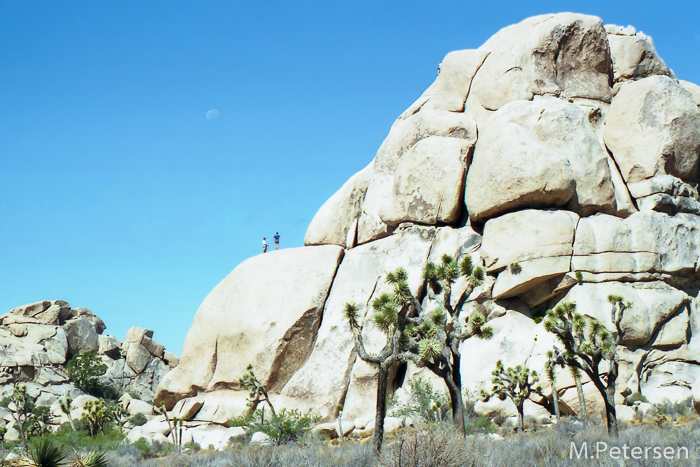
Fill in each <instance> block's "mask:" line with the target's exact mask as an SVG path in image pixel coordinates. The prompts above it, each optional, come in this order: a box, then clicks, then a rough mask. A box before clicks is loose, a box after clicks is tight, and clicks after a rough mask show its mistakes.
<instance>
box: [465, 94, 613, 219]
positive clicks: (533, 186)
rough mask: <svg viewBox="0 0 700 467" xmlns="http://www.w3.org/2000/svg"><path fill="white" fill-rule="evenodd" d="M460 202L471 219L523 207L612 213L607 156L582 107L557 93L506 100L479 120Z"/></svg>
mask: <svg viewBox="0 0 700 467" xmlns="http://www.w3.org/2000/svg"><path fill="white" fill-rule="evenodd" d="M465 201H466V204H467V209H468V211H469V216H470V218H471V219H472V220H473V221H481V220H485V219H489V218H491V217H494V216H497V215H500V214H503V213H505V212H509V211H513V210H516V209H521V208H525V207H557V206H563V205H565V204H567V203H568V206H567V207H568V208H569V209H571V210H573V211H576V212H579V213H580V214H582V215H588V214H590V213H593V212H598V211H602V212H615V210H616V204H615V190H614V187H613V184H612V181H611V176H610V168H609V165H608V156H607V154H606V152H605V150H604V148H603V146H602V145H601V144H600V141H599V140H598V137H597V136H596V134H595V131H594V130H593V127H592V126H591V124H590V123H589V121H588V116H587V115H586V113H585V112H584V111H583V110H582V109H581V107H579V106H578V105H576V104H570V103H567V102H564V101H562V100H560V99H554V98H547V99H538V100H537V101H534V102H526V101H519V102H513V103H510V104H508V105H505V106H503V107H501V108H500V110H498V111H497V112H495V113H494V114H493V115H492V116H491V117H490V118H489V119H488V121H487V122H486V123H485V124H484V126H482V127H480V134H479V139H478V141H477V144H476V148H475V150H474V160H473V162H472V164H471V166H470V167H469V173H468V176H467V184H466V190H465Z"/></svg>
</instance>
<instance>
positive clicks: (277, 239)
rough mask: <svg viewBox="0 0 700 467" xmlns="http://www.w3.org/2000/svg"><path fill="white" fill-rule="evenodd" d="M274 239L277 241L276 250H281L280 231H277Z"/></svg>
mask: <svg viewBox="0 0 700 467" xmlns="http://www.w3.org/2000/svg"><path fill="white" fill-rule="evenodd" d="M272 239H273V240H274V241H275V250H279V249H280V233H279V232H275V236H274V237H272Z"/></svg>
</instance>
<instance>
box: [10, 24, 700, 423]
mask: <svg viewBox="0 0 700 467" xmlns="http://www.w3.org/2000/svg"><path fill="white" fill-rule="evenodd" d="M439 70H440V71H439V74H438V76H437V78H436V80H435V82H434V83H433V84H432V85H431V86H430V87H429V88H428V89H427V90H426V91H425V92H424V93H423V95H422V96H420V97H419V98H418V100H416V101H415V102H414V103H413V104H412V105H411V106H410V107H409V108H408V109H407V110H406V111H405V112H404V113H403V114H402V115H400V116H399V117H398V119H397V121H396V122H395V123H394V125H393V126H392V128H391V131H390V132H389V135H388V136H387V138H386V140H385V141H384V143H383V144H382V145H381V147H380V148H379V150H378V152H377V156H376V158H375V159H374V161H373V162H372V163H371V164H370V165H369V166H367V167H366V168H364V169H362V170H361V171H360V172H358V173H357V174H356V175H355V176H354V177H352V178H351V179H350V180H348V182H347V183H346V184H345V185H344V186H343V187H342V188H340V190H339V191H338V192H337V193H336V194H335V195H333V196H332V197H331V198H330V199H329V200H328V201H327V202H326V203H325V204H324V205H323V206H322V207H321V209H320V210H319V212H318V214H317V215H316V217H314V219H313V221H312V222H311V224H310V226H309V228H308V231H307V234H306V239H305V245H306V246H305V247H304V248H302V249H298V250H288V251H279V252H273V253H272V254H270V253H267V254H265V255H263V256H261V257H256V258H253V259H251V260H248V261H246V262H245V263H243V264H242V265H240V266H239V267H238V268H236V269H235V270H234V271H233V272H232V273H231V275H230V276H229V277H228V278H227V279H225V280H224V281H223V282H222V283H221V284H220V285H219V286H217V288H216V289H214V291H212V293H211V294H210V295H209V297H207V299H206V300H205V301H204V303H203V304H202V307H201V308H200V310H199V311H198V312H197V315H196V316H195V322H194V324H193V327H192V329H191V330H190V334H189V335H188V338H187V342H186V344H185V349H184V355H183V359H182V363H181V364H180V366H179V367H178V368H177V369H176V370H174V371H172V372H171V373H169V374H168V375H167V376H166V377H165V378H164V380H163V381H162V383H161V385H160V387H159V389H158V394H157V397H156V399H157V401H163V402H166V404H167V405H168V406H169V407H172V406H174V405H175V403H176V402H177V401H179V400H182V399H187V398H192V399H191V400H192V401H197V402H198V403H199V402H202V403H203V405H202V408H201V410H200V412H199V414H198V415H197V416H196V417H197V419H198V420H201V421H202V422H205V421H207V420H210V421H217V420H219V419H220V418H221V417H222V416H223V414H224V413H226V414H228V413H233V412H235V411H236V410H239V411H240V410H242V407H243V404H244V401H245V396H246V392H244V391H240V390H239V389H238V387H237V381H238V378H239V377H240V376H241V375H242V374H243V372H244V370H245V367H246V366H247V365H248V363H252V364H253V365H254V367H255V369H256V374H257V375H258V377H259V378H260V379H261V380H262V381H263V382H266V383H267V385H268V389H270V392H271V396H272V398H273V402H275V403H276V404H277V406H278V407H289V408H300V409H303V410H306V409H313V410H315V411H316V412H317V413H318V414H320V415H322V416H324V417H326V418H327V419H332V418H333V417H334V414H335V409H336V406H337V405H338V404H342V405H343V406H344V413H343V417H344V421H345V420H348V421H350V420H353V419H354V418H356V417H360V418H361V417H366V416H368V415H371V414H372V413H373V410H374V397H375V386H376V374H375V372H374V370H373V369H372V368H371V367H370V366H368V365H366V364H365V363H364V362H362V361H360V360H359V359H357V358H356V356H355V354H354V352H353V345H354V344H353V342H352V334H351V332H350V330H349V328H348V325H347V323H346V320H345V318H344V317H343V307H344V305H345V303H346V302H355V303H357V304H358V305H359V309H360V317H361V318H360V323H361V324H362V333H363V336H364V338H365V341H366V344H367V346H368V348H369V350H370V351H379V350H380V349H381V348H382V345H383V343H384V337H383V335H382V334H381V333H379V331H378V330H377V329H376V327H374V325H373V324H372V323H371V321H370V320H369V319H368V318H369V317H370V316H371V314H372V311H371V306H370V302H371V301H372V299H373V298H376V297H377V296H378V295H379V294H381V293H382V292H385V291H386V290H388V286H387V284H386V283H385V282H384V280H383V278H384V275H385V274H386V272H388V271H390V270H394V269H395V268H397V267H403V268H405V269H406V270H407V271H408V274H409V280H410V287H411V290H412V291H413V292H414V293H416V294H419V295H420V296H421V299H423V298H422V297H423V295H421V293H422V292H421V291H422V290H424V288H425V284H424V283H423V278H422V269H423V266H424V265H425V263H426V261H428V260H431V261H438V260H439V258H440V255H442V254H445V253H447V254H450V255H456V256H462V255H464V254H467V253H469V254H471V255H472V257H473V259H474V260H475V261H476V262H477V263H478V264H480V265H482V266H483V267H484V268H485V270H486V277H485V280H484V283H483V284H482V285H481V286H480V287H478V288H477V289H475V290H474V292H473V293H472V295H471V297H470V300H469V302H468V303H467V305H466V308H465V309H466V310H469V312H472V311H476V310H478V311H480V312H481V313H483V314H484V315H486V316H487V317H488V318H489V319H490V320H491V325H492V326H493V328H494V338H493V339H492V340H490V341H480V340H467V341H465V342H464V343H463V344H462V346H461V347H460V349H461V353H462V364H461V365H462V366H461V368H462V381H463V387H464V388H465V389H469V390H471V391H478V390H479V389H482V388H484V389H488V388H489V387H490V386H491V382H490V379H491V371H492V370H493V368H494V366H495V363H496V361H497V360H503V361H504V363H505V364H506V365H507V366H513V365H517V364H523V363H527V365H529V366H530V368H532V369H534V370H537V371H538V372H539V373H542V372H543V366H544V361H545V355H546V352H547V350H550V349H551V348H552V345H553V343H554V339H553V336H552V335H551V334H549V333H547V332H546V331H545V330H544V328H543V326H542V324H541V323H539V320H538V319H536V318H537V317H541V316H542V315H543V314H544V313H545V312H546V310H547V309H549V308H552V307H554V306H556V305H557V304H558V303H561V302H563V301H573V302H576V303H577V310H578V311H579V312H581V313H583V314H586V315H589V316H591V317H596V318H598V319H600V320H601V321H602V322H603V323H607V324H608V325H610V322H609V321H610V318H609V313H610V305H609V304H608V302H607V296H608V295H609V294H616V295H621V296H623V297H624V298H625V299H626V300H628V301H630V302H632V308H630V309H629V310H627V311H626V312H625V316H624V317H623V319H622V336H621V339H622V344H621V345H620V348H619V353H620V361H621V367H620V376H619V378H618V381H617V385H618V394H617V395H616V398H617V401H618V403H621V402H622V399H623V394H629V393H630V392H641V393H642V394H643V395H644V396H646V397H647V399H648V400H649V401H650V402H660V401H662V400H663V399H669V400H675V401H678V400H683V399H685V398H686V397H688V396H690V391H691V387H692V384H693V382H694V381H695V380H696V379H698V377H700V327H699V325H698V323H700V319H698V316H699V315H697V313H698V299H699V295H700V260H699V257H700V200H699V199H698V181H699V180H698V158H699V156H700V111H699V110H698V106H699V105H700V97H699V96H700V87H698V86H697V85H694V84H692V83H688V82H683V81H681V82H679V81H677V80H676V78H675V76H674V74H673V72H672V71H671V70H670V69H669V68H668V67H667V66H666V65H665V64H664V62H663V61H662V60H661V58H660V57H659V56H658V54H656V52H655V50H654V47H653V43H652V41H651V38H649V37H647V36H644V35H643V34H641V33H637V32H636V31H635V29H634V28H632V27H625V28H622V27H619V26H613V25H608V26H604V25H603V23H602V21H601V20H600V19H599V18H595V17H592V16H586V15H577V14H571V13H565V14H556V15H544V16H538V17H534V18H530V19H527V20H525V21H523V22H521V23H519V24H516V25H513V26H510V27H507V28H504V29H503V30H501V31H499V32H498V33H497V34H496V35H494V37H492V38H491V39H490V40H489V41H487V42H486V43H485V44H484V45H483V46H481V47H480V48H479V49H477V50H465V51H457V52H451V53H449V54H448V55H447V56H446V57H445V59H444V60H443V62H442V63H441V64H440V68H439ZM358 169H360V167H358ZM514 265H517V266H518V267H515V266H514ZM271 277H273V278H274V280H271V279H270V278H271ZM465 286H466V285H465V284H461V285H460V284H459V283H458V284H456V285H455V287H465ZM422 305H423V307H424V309H431V307H433V306H435V304H431V303H430V302H429V301H428V299H425V300H424V303H423V304H422ZM32 313H34V311H32ZM32 313H30V315H32ZM32 316H33V315H32ZM17 332H22V330H21V329H17ZM301 342H303V344H297V343H301ZM291 348H294V349H297V350H293V351H292V350H286V349H291ZM465 356H468V357H466V358H465ZM405 370H406V371H405V372H404V371H402V372H400V373H401V374H399V372H397V374H396V375H393V376H392V387H393V388H395V389H396V388H399V389H397V390H398V392H399V393H401V392H402V391H405V387H406V386H407V384H406V382H407V381H409V380H410V379H411V378H415V377H430V374H429V373H427V372H426V371H425V370H421V369H416V368H413V367H411V366H409V368H408V369H405ZM559 380H560V381H561V383H560V386H559V387H561V388H562V391H563V393H562V395H561V396H560V400H561V405H562V411H563V413H575V412H576V411H578V398H577V396H576V389H575V385H574V383H573V381H572V380H571V378H570V377H569V376H568V373H567V372H566V371H563V372H562V373H561V374H560V375H559ZM433 383H434V384H435V385H436V386H437V387H438V388H442V387H443V386H442V382H441V381H440V380H439V379H437V380H435V379H433ZM698 384H699V385H700V383H698ZM584 392H585V393H586V394H587V398H588V400H589V408H590V409H591V410H598V409H599V408H600V407H601V403H602V402H601V400H600V397H599V396H598V395H597V392H596V391H595V389H594V388H592V385H591V384H590V382H588V381H587V380H586V381H584ZM698 392H699V393H700V391H698ZM224 401H229V402H228V405H226V403H225V402H224ZM499 404H500V405H499ZM477 409H478V410H480V411H482V412H483V413H491V412H492V411H493V410H496V409H499V410H505V411H506V412H507V411H508V410H511V409H510V408H509V407H508V406H507V404H501V403H499V402H493V401H492V402H490V403H489V404H479V405H478V406H477ZM526 410H528V411H530V412H531V413H533V414H538V413H541V411H542V410H543V409H542V407H539V408H538V406H534V405H533V404H531V405H530V406H528V407H526ZM538 410H539V412H538ZM358 420H359V419H358Z"/></svg>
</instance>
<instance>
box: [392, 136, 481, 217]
mask: <svg viewBox="0 0 700 467" xmlns="http://www.w3.org/2000/svg"><path fill="white" fill-rule="evenodd" d="M471 148H472V145H471V144H470V143H469V142H468V141H465V140H462V139H458V138H445V137H437V136H433V137H430V138H426V139H423V140H421V141H420V142H418V143H417V144H416V145H415V146H413V147H412V148H411V149H409V150H408V151H406V153H405V154H404V155H403V157H402V158H401V161H400V162H399V164H398V166H397V167H396V170H395V171H394V181H393V187H392V190H391V192H390V196H389V198H388V199H387V203H385V204H384V205H382V206H381V207H380V209H379V217H381V219H382V221H384V222H385V223H386V224H388V225H391V226H396V225H398V224H400V223H402V222H413V223H416V224H437V223H447V224H449V223H454V222H456V221H457V220H458V219H459V217H460V214H461V210H462V206H463V201H462V198H463V188H462V187H463V186H464V179H465V174H466V166H465V164H466V159H467V156H468V154H469V151H470V150H471Z"/></svg>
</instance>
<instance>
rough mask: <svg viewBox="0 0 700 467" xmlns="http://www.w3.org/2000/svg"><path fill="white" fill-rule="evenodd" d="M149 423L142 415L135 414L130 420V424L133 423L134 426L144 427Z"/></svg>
mask: <svg viewBox="0 0 700 467" xmlns="http://www.w3.org/2000/svg"><path fill="white" fill-rule="evenodd" d="M147 421H148V419H147V418H146V416H145V415H144V414H142V413H137V414H134V415H132V416H131V417H130V418H129V423H131V424H132V425H134V426H143V425H145V424H146V422H147Z"/></svg>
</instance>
